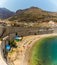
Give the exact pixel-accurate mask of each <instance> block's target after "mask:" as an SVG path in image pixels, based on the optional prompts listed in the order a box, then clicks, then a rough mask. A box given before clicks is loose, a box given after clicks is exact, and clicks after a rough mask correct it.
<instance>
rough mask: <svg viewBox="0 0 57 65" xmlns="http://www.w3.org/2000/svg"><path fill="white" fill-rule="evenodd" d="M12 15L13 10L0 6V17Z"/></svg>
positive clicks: (4, 17)
mask: <svg viewBox="0 0 57 65" xmlns="http://www.w3.org/2000/svg"><path fill="white" fill-rule="evenodd" d="M13 15H14V12H12V11H10V10H8V9H6V8H0V19H6V18H9V17H11V16H13Z"/></svg>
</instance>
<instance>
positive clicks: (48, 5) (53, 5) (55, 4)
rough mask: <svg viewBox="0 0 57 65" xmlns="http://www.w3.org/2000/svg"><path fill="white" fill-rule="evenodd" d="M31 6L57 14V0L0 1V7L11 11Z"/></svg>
mask: <svg viewBox="0 0 57 65" xmlns="http://www.w3.org/2000/svg"><path fill="white" fill-rule="evenodd" d="M31 6H35V7H39V8H41V9H43V10H46V11H52V12H57V0H0V7H2V8H7V9H9V10H11V11H16V10H18V9H26V8H29V7H31Z"/></svg>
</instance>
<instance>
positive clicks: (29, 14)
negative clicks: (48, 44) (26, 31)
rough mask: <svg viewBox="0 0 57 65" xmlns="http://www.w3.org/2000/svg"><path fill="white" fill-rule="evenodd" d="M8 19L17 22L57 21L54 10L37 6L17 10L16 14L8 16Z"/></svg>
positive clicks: (56, 14)
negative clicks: (46, 9) (49, 10)
mask: <svg viewBox="0 0 57 65" xmlns="http://www.w3.org/2000/svg"><path fill="white" fill-rule="evenodd" d="M9 20H10V21H18V22H48V21H49V20H53V21H57V13H56V12H48V11H44V10H42V9H40V8H37V7H30V8H27V9H24V10H17V11H16V14H15V15H14V16H12V17H10V18H9Z"/></svg>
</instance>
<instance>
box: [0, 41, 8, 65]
mask: <svg viewBox="0 0 57 65" xmlns="http://www.w3.org/2000/svg"><path fill="white" fill-rule="evenodd" d="M1 43H2V41H0V65H7V64H6V62H5V61H4V59H3V57H2V53H1V51H2V50H1Z"/></svg>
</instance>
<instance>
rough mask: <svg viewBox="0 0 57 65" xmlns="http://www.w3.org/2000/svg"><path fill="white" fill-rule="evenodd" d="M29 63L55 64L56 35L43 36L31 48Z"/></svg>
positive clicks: (34, 64) (56, 63)
mask: <svg viewBox="0 0 57 65" xmlns="http://www.w3.org/2000/svg"><path fill="white" fill-rule="evenodd" d="M30 64H31V65H57V37H49V38H44V39H41V40H39V41H38V42H36V44H35V45H34V47H33V48H32V53H31V59H30Z"/></svg>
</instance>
